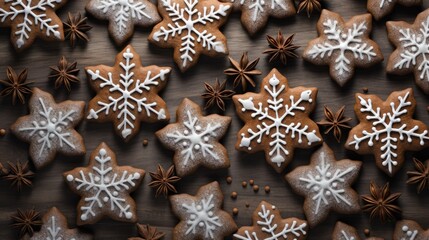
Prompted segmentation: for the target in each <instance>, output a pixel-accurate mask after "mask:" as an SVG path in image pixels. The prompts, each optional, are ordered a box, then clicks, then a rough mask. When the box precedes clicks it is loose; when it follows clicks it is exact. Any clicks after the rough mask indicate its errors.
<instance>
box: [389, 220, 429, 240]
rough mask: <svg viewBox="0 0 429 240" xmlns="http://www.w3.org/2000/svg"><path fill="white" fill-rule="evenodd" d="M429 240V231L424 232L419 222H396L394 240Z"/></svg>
mask: <svg viewBox="0 0 429 240" xmlns="http://www.w3.org/2000/svg"><path fill="white" fill-rule="evenodd" d="M426 239H429V229H428V230H426V231H425V230H424V229H423V228H422V227H421V226H420V225H419V224H418V223H417V222H415V221H412V220H401V221H398V222H396V227H395V231H394V232H393V240H426Z"/></svg>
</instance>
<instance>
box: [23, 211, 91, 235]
mask: <svg viewBox="0 0 429 240" xmlns="http://www.w3.org/2000/svg"><path fill="white" fill-rule="evenodd" d="M42 222H43V225H42V227H41V229H40V231H39V232H36V233H34V235H33V236H32V237H31V238H30V240H42V239H43V240H45V239H46V240H62V239H64V240H68V239H70V240H73V239H74V240H90V239H92V236H90V235H88V234H85V233H81V232H80V231H79V230H78V229H69V227H68V225H67V219H66V217H65V216H64V214H63V213H62V212H61V211H60V210H58V209H57V208H56V207H53V208H51V209H50V210H49V211H48V212H47V213H46V214H45V215H43V217H42Z"/></svg>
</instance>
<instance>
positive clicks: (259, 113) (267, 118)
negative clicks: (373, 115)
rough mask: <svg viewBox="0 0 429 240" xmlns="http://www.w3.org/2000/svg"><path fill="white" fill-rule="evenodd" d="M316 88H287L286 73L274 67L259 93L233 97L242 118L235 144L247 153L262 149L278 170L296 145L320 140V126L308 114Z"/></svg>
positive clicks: (312, 105) (269, 161)
mask: <svg viewBox="0 0 429 240" xmlns="http://www.w3.org/2000/svg"><path fill="white" fill-rule="evenodd" d="M316 97H317V88H305V87H296V88H289V86H288V82H287V79H286V77H284V76H283V75H281V74H280V72H279V71H277V69H273V70H272V71H271V72H270V73H269V74H268V75H267V76H266V77H265V78H264V79H263V81H262V84H261V91H260V92H259V93H252V92H249V93H245V94H243V95H235V96H234V97H233V100H234V104H235V108H236V111H237V114H238V116H239V117H240V118H241V119H242V120H243V121H244V122H245V125H244V127H243V128H242V129H241V130H240V131H239V132H238V133H237V144H236V145H235V148H236V149H237V150H240V151H247V152H250V153H253V152H258V151H265V160H266V161H267V162H268V163H269V164H270V165H271V166H272V167H273V168H274V169H275V170H276V171H277V172H281V171H283V169H284V168H285V167H286V166H287V164H288V163H289V162H290V161H291V160H292V158H293V153H294V149H295V148H309V147H311V146H314V145H317V144H320V143H321V142H322V137H321V136H320V133H319V128H318V126H317V124H316V123H315V122H313V121H312V120H311V119H310V118H309V117H308V115H309V114H310V113H311V112H312V111H313V109H314V106H315V105H316Z"/></svg>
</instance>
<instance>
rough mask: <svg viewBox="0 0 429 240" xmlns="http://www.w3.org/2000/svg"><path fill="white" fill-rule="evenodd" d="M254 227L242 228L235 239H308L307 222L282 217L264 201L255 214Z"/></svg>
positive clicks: (273, 207) (274, 207)
mask: <svg viewBox="0 0 429 240" xmlns="http://www.w3.org/2000/svg"><path fill="white" fill-rule="evenodd" d="M252 219H253V226H249V227H241V228H239V229H238V231H237V233H235V234H234V239H239V240H262V239H272V240H280V239H294V240H304V239H306V238H307V231H308V225H307V222H306V221H304V220H301V219H298V218H285V219H283V218H282V216H281V215H280V211H279V210H278V209H277V208H276V206H274V205H272V204H270V203H268V202H265V201H262V202H261V203H259V206H258V208H256V209H255V211H254V212H253V218H252Z"/></svg>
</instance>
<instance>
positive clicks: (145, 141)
mask: <svg viewBox="0 0 429 240" xmlns="http://www.w3.org/2000/svg"><path fill="white" fill-rule="evenodd" d="M148 144H149V141H148V140H147V139H143V146H145V147H146V146H147V145H148Z"/></svg>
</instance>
